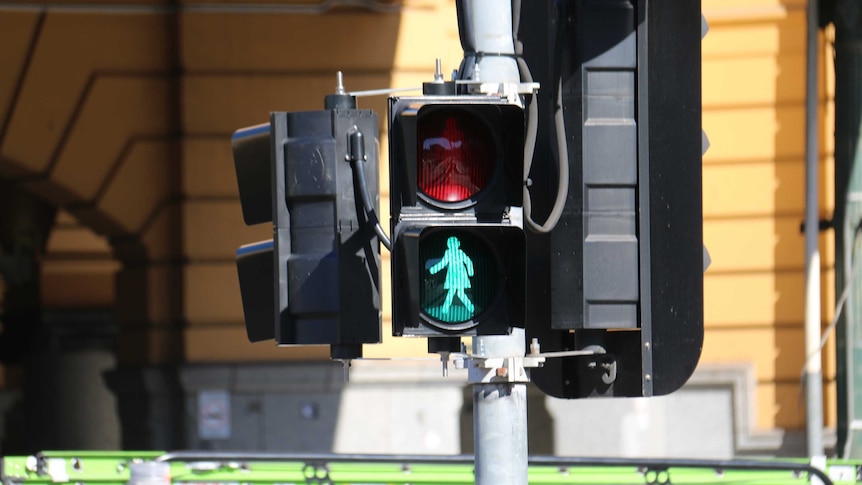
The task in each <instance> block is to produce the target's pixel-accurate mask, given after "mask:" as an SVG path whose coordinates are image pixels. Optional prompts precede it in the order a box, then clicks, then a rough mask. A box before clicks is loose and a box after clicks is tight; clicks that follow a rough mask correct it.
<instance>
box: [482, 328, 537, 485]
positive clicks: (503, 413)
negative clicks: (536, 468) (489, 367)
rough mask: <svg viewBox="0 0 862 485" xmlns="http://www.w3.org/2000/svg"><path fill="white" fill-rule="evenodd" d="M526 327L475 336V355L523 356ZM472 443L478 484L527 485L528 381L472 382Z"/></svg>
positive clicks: (485, 356)
mask: <svg viewBox="0 0 862 485" xmlns="http://www.w3.org/2000/svg"><path fill="white" fill-rule="evenodd" d="M525 338H526V337H525V332H524V329H517V328H516V329H515V330H514V332H513V333H512V335H499V336H497V335H495V336H485V337H473V355H474V356H476V357H484V358H494V357H501V358H509V357H523V356H524V348H525V343H526V341H525ZM473 442H474V443H475V456H476V466H475V473H476V484H477V485H491V484H494V485H507V484H510V485H526V484H527V469H528V463H527V460H528V452H527V384H526V383H523V382H518V383H514V382H504V383H481V382H479V383H473Z"/></svg>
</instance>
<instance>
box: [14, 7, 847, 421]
mask: <svg viewBox="0 0 862 485" xmlns="http://www.w3.org/2000/svg"><path fill="white" fill-rule="evenodd" d="M266 3H267V4H269V5H270V6H269V7H264V8H260V7H259V6H258V7H251V6H247V5H245V4H241V3H236V4H234V3H229V2H227V1H225V2H221V1H218V2H211V1H210V2H205V3H199V2H195V1H186V2H181V3H180V6H179V7H175V6H173V2H170V3H168V2H162V1H159V0H151V1H146V0H126V1H124V2H108V1H103V2H101V1H98V0H97V1H95V2H86V6H83V5H84V4H83V3H79V2H76V1H75V0H63V1H57V2H49V3H48V6H47V7H46V6H44V5H45V4H44V2H29V1H26V0H24V1H21V2H19V3H17V4H15V5H14V8H9V7H2V6H0V45H3V46H4V48H3V49H2V50H0V175H2V176H4V177H8V178H12V179H14V180H17V181H19V183H20V184H22V186H24V187H26V188H27V189H28V190H30V191H32V192H35V193H38V194H40V195H41V196H43V197H45V198H46V199H47V200H50V201H52V202H53V203H55V204H57V205H58V206H59V207H61V208H63V212H62V213H61V214H63V215H62V216H61V217H60V219H58V223H57V225H56V228H55V231H54V233H53V234H52V238H51V240H50V242H49V246H48V254H47V257H46V260H45V264H44V265H43V278H44V285H43V292H44V302H45V305H46V307H47V308H49V309H56V310H70V309H78V310H81V309H90V310H92V309H112V310H114V311H115V315H116V318H117V321H118V322H119V330H118V332H119V342H120V345H119V351H118V355H117V358H118V360H119V363H120V364H121V365H132V364H159V363H182V364H189V365H208V364H219V365H245V364H247V363H251V362H268V363H276V362H285V361H300V362H301V361H309V360H313V361H322V360H326V359H327V358H328V350H327V349H326V348H297V349H279V348H276V347H275V346H273V345H271V344H268V343H260V344H254V345H252V344H250V343H248V342H247V340H246V338H245V330H244V326H243V322H242V309H241V303H240V298H239V290H238V286H237V279H236V276H235V266H234V252H235V250H236V248H237V247H238V246H239V245H241V244H244V243H248V242H252V241H256V240H261V239H267V238H269V237H270V236H271V231H270V228H269V227H268V226H267V225H265V224H264V225H260V226H256V227H250V228H249V227H245V226H244V225H243V224H242V218H241V213H240V206H239V199H238V194H237V189H236V183H235V177H234V172H233V161H232V157H231V152H230V141H229V140H230V135H231V133H232V132H233V130H235V129H237V128H239V127H243V126H248V125H252V124H258V123H262V122H266V121H267V119H268V113H269V111H272V110H305V109H319V108H321V107H322V100H323V96H324V95H325V94H327V93H330V92H331V91H332V90H333V89H334V85H335V72H336V71H338V70H341V71H343V72H344V77H345V84H346V87H347V89H348V90H364V89H372V88H380V87H388V86H391V87H406V86H418V85H419V84H420V83H421V82H422V81H424V80H428V79H430V77H431V75H432V72H433V66H434V59H435V58H436V57H440V58H442V60H443V66H444V70H448V69H451V68H454V67H456V66H457V63H458V62H459V61H460V55H461V50H460V45H459V42H458V36H457V25H456V22H455V9H454V5H455V2H454V0H404V1H403V2H391V1H389V2H378V3H377V4H375V5H378V6H379V7H381V9H382V10H385V11H382V12H373V11H369V10H366V9H357V8H345V9H336V10H333V11H330V12H326V13H315V12H310V11H309V10H310V9H309V7H308V5H309V4H310V3H311V2H304V1H302V0H281V1H277V0H273V1H272V2H266ZM804 9H805V3H804V1H802V0H798V1H797V0H703V10H704V15H705V17H706V19H707V21H708V22H709V25H710V33H709V35H708V36H707V37H706V38H705V40H704V42H703V74H704V76H703V79H704V80H703V83H704V84H703V103H704V119H703V120H704V121H703V125H704V128H705V130H706V132H707V134H708V136H709V139H710V142H711V148H710V150H709V152H708V153H707V155H706V156H705V158H704V180H703V188H704V241H705V243H706V245H707V247H708V249H709V251H710V254H711V256H712V261H713V263H712V266H711V267H710V269H709V270H708V271H707V273H706V275H705V318H706V338H705V343H704V351H703V357H702V363H703V365H704V366H706V367H710V366H713V367H714V366H718V367H724V368H728V369H737V368H739V367H740V366H743V367H745V368H750V369H751V372H752V376H753V377H752V386H751V387H752V391H751V398H752V399H751V401H752V404H751V406H750V408H751V409H752V410H753V411H752V415H753V418H752V421H751V422H752V429H753V430H755V431H758V430H759V431H760V432H763V433H768V432H770V431H773V430H781V429H788V430H798V429H801V428H803V427H804V406H803V405H802V403H801V402H800V401H799V399H800V396H801V394H800V392H799V377H800V373H801V370H802V365H803V361H804V355H803V354H804V350H803V349H804V343H803V318H804V317H803V315H804V311H803V310H804V303H803V301H804V300H803V296H804V291H803V290H804V273H803V271H804V242H803V235H802V233H801V232H800V230H799V229H800V223H801V221H802V219H803V214H804V58H805V51H804V41H805V35H804V32H805V20H804V19H805V15H804ZM311 10H313V9H311ZM822 46H823V48H822V49H821V51H822V56H821V59H822V60H821V67H820V73H821V137H820V138H821V140H820V141H821V144H820V146H821V167H822V168H821V183H820V189H821V203H820V207H821V211H820V212H821V217H822V218H824V219H826V218H829V217H830V214H831V212H832V205H833V190H832V186H833V184H832V173H833V168H832V159H831V153H832V122H831V119H832V113H833V107H832V104H831V102H832V90H831V84H832V81H831V80H832V71H831V62H830V59H831V54H830V49H829V45H828V42H827V41H826V40H825V39H824V40H823V41H822ZM360 106H361V107H365V108H372V109H375V110H376V111H377V112H378V113H385V98H383V97H372V98H361V99H360ZM380 137H381V139H380V142H381V148H382V149H383V153H382V154H383V157H381V160H383V161H385V160H386V159H387V158H386V147H387V142H386V132H385V124H381V134H380ZM381 168H382V170H381V173H382V175H381V177H382V179H381V184H380V185H381V188H382V190H383V193H382V194H381V213H382V214H384V215H386V214H388V200H387V195H388V194H386V190H387V188H388V179H387V178H386V177H387V170H386V166H385V163H384V164H383V167H381ZM821 249H822V251H823V255H822V258H821V261H822V283H823V291H822V295H823V304H824V310H823V312H822V315H823V321H824V324H826V323H828V321H829V320H830V319H831V316H832V311H831V307H832V305H833V303H834V301H835V295H834V290H833V284H832V281H833V277H832V274H833V273H832V267H833V262H834V255H833V251H832V234H831V232H826V233H823V235H822V237H821ZM382 256H383V262H384V266H383V276H384V281H383V295H384V298H383V308H384V329H383V334H384V343H383V344H382V345H377V346H366V349H365V355H366V356H369V357H392V356H419V355H424V354H425V342H424V341H423V340H421V339H393V338H392V337H390V336H389V335H390V333H391V332H390V312H389V308H390V301H389V291H388V288H390V282H389V268H388V254H387V253H386V251H383V254H382ZM83 288H86V290H82V289H83ZM824 327H825V325H824ZM824 365H825V367H824V369H825V384H826V386H825V390H826V398H825V409H826V410H827V415H826V424H827V426H833V427H834V425H835V420H836V418H835V365H834V346H833V344H832V340H830V343H829V344H828V345H827V347H826V353H825V355H824ZM710 368H711V367H710ZM743 387H744V386H743ZM745 389H746V391H745V392H748V391H747V388H745ZM736 412H737V413H738V412H740V410H738V409H737V410H736ZM728 420H731V421H732V418H728Z"/></svg>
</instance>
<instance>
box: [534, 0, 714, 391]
mask: <svg viewBox="0 0 862 485" xmlns="http://www.w3.org/2000/svg"><path fill="white" fill-rule="evenodd" d="M522 14H523V17H522V19H521V36H522V40H523V42H524V46H525V52H524V57H525V59H526V62H527V63H528V64H529V65H530V68H531V69H532V70H533V73H534V74H535V78H536V79H535V80H536V81H538V82H540V83H541V84H542V86H556V85H558V83H559V84H560V85H561V91H560V92H553V90H548V89H543V90H542V91H541V92H540V93H539V98H538V99H539V120H547V119H551V118H552V117H553V113H552V111H553V109H554V108H552V107H553V106H554V105H555V104H556V103H560V104H561V110H562V118H563V120H564V129H562V130H560V129H559V127H558V129H557V130H556V133H554V132H553V131H554V130H551V129H547V128H544V129H542V125H540V133H539V139H538V142H537V144H536V156H535V157H534V159H533V161H534V163H533V166H532V173H531V179H532V180H533V181H534V182H535V183H534V184H533V185H532V186H531V187H530V188H529V189H530V192H531V194H532V200H533V202H535V204H534V206H535V210H534V214H536V217H538V218H540V219H541V213H542V212H545V213H547V212H548V207H549V206H550V205H551V203H550V201H549V200H547V199H543V197H542V195H543V194H552V193H553V189H554V188H555V187H556V184H555V183H549V182H548V180H553V177H554V174H555V173H557V172H556V170H555V169H556V167H554V166H553V164H550V163H547V162H546V161H547V160H554V159H555V156H554V155H555V153H556V152H560V150H558V148H557V147H558V145H557V143H556V140H558V139H559V138H560V137H561V136H563V137H565V140H566V145H567V146H566V149H565V150H564V155H565V156H566V157H567V158H568V172H569V176H568V179H567V180H564V181H561V183H562V182H564V183H567V184H568V191H567V194H568V197H567V201H566V205H565V209H564V210H563V211H562V217H561V218H560V220H559V223H558V224H557V225H556V227H555V228H554V229H553V231H552V232H551V233H550V235H548V236H545V235H533V234H530V237H529V238H528V246H529V248H530V261H531V264H530V266H529V272H528V277H527V281H528V300H527V301H528V304H529V305H528V312H527V314H528V316H529V317H530V318H529V321H528V324H527V335H528V337H530V338H536V339H537V340H538V341H539V342H540V343H541V348H542V350H543V351H551V352H564V353H565V352H570V353H572V355H570V356H567V357H563V358H555V359H548V361H547V363H546V364H545V366H544V367H543V368H541V369H536V370H534V371H533V373H532V378H533V381H534V382H535V383H536V384H537V385H538V386H539V387H540V388H541V389H542V390H544V391H545V392H547V393H548V394H551V395H553V396H557V397H565V398H578V397H588V396H653V395H662V394H667V393H670V392H672V391H674V390H676V389H677V388H679V387H680V386H682V384H683V383H685V382H686V380H687V379H688V378H689V377H690V376H691V374H692V373H693V371H694V368H695V366H696V365H697V362H698V360H699V357H700V352H701V347H702V344H703V273H702V272H703V236H702V233H703V229H702V224H703V222H702V208H701V207H702V206H701V204H702V202H701V156H702V143H703V142H702V139H703V138H702V132H701V70H700V43H701V29H702V20H701V13H700V1H698V0H690V1H688V0H687V1H683V2H671V1H656V0H575V1H572V2H564V3H563V4H560V2H554V1H553V0H547V1H545V2H541V3H538V4H532V3H531V5H530V8H526V7H525V8H524V9H523V10H522ZM561 15H562V16H564V17H565V18H566V19H568V21H566V22H561V21H559V20H558V19H559V17H560V16H561ZM554 19H557V20H556V21H554ZM549 26H556V27H557V29H558V31H557V32H556V34H555V35H548V28H549ZM561 60H562V61H561ZM557 100H559V101H557ZM561 131H562V133H561ZM525 218H527V213H526V212H525ZM576 353H581V354H582V355H574V354H576ZM558 355H559V354H558Z"/></svg>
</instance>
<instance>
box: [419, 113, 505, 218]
mask: <svg viewBox="0 0 862 485" xmlns="http://www.w3.org/2000/svg"><path fill="white" fill-rule="evenodd" d="M417 141H418V144H419V146H418V153H419V167H418V171H417V172H418V185H419V190H421V191H422V192H423V193H424V194H425V195H427V196H428V197H430V198H431V199H434V200H436V201H439V202H462V201H465V200H468V199H470V198H472V197H474V196H475V195H476V194H477V193H479V192H480V191H481V190H482V189H483V188H485V185H486V184H487V183H488V180H490V178H491V175H492V174H493V172H494V160H495V159H496V155H497V154H496V146H495V144H494V136H493V133H491V131H490V129H489V128H488V126H487V124H485V123H484V122H482V120H481V119H479V118H478V117H476V115H475V114H473V113H471V112H470V111H469V110H467V109H464V108H452V107H446V108H445V109H437V110H435V111H432V112H430V113H427V114H425V115H424V116H422V118H421V119H420V120H419V123H418V140H417Z"/></svg>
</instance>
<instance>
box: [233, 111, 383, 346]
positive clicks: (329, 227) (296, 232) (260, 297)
mask: <svg viewBox="0 0 862 485" xmlns="http://www.w3.org/2000/svg"><path fill="white" fill-rule="evenodd" d="M330 98H333V99H334V100H335V101H337V102H335V103H332V102H331V101H332V100H331V99H330ZM345 100H346V101H347V102H345ZM327 107H328V108H329V109H325V110H320V111H306V112H274V113H271V115H270V123H269V125H261V126H259V127H252V128H248V129H243V130H239V131H237V133H236V134H235V135H234V155H235V162H236V169H237V180H238V181H239V185H240V200H241V202H242V204H243V214H244V218H245V220H246V223H248V224H253V223H261V222H266V221H272V224H273V236H274V237H273V240H271V241H264V242H261V243H256V244H253V245H247V246H243V247H242V248H240V250H239V251H238V252H237V267H238V272H239V276H240V289H241V292H242V298H243V309H244V313H245V317H246V327H247V330H248V336H249V339H250V340H251V341H257V340H266V339H270V338H273V339H275V341H276V343H278V344H279V345H329V346H330V349H331V352H330V353H331V356H332V358H343V359H349V358H356V357H361V355H362V344H366V343H379V342H380V340H381V316H380V245H379V241H378V238H377V235H376V233H375V229H374V224H373V223H372V217H371V214H373V213H376V212H377V210H378V207H377V206H378V192H379V189H378V164H377V161H378V148H377V147H378V143H377V136H378V122H377V115H376V114H375V113H374V112H372V111H370V110H359V109H355V99H354V98H352V97H349V96H346V95H335V96H330V97H328V98H327ZM264 128H268V129H264ZM264 147H266V148H265V149H264ZM356 151H359V152H361V153H354V152H356ZM355 163H362V164H366V168H365V170H364V172H365V175H366V176H367V179H366V180H365V182H366V183H365V185H366V186H367V190H368V193H369V199H370V201H371V203H372V204H373V205H374V207H372V208H366V207H364V205H363V200H362V197H361V196H360V194H359V193H358V192H357V190H356V189H355V187H357V186H358V185H359V184H358V183H357V184H355V183H354V182H357V181H356V180H355V178H354V177H356V176H358V175H357V174H356V173H355V172H354V170H353V166H352V164H355ZM374 222H376V221H374Z"/></svg>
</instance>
